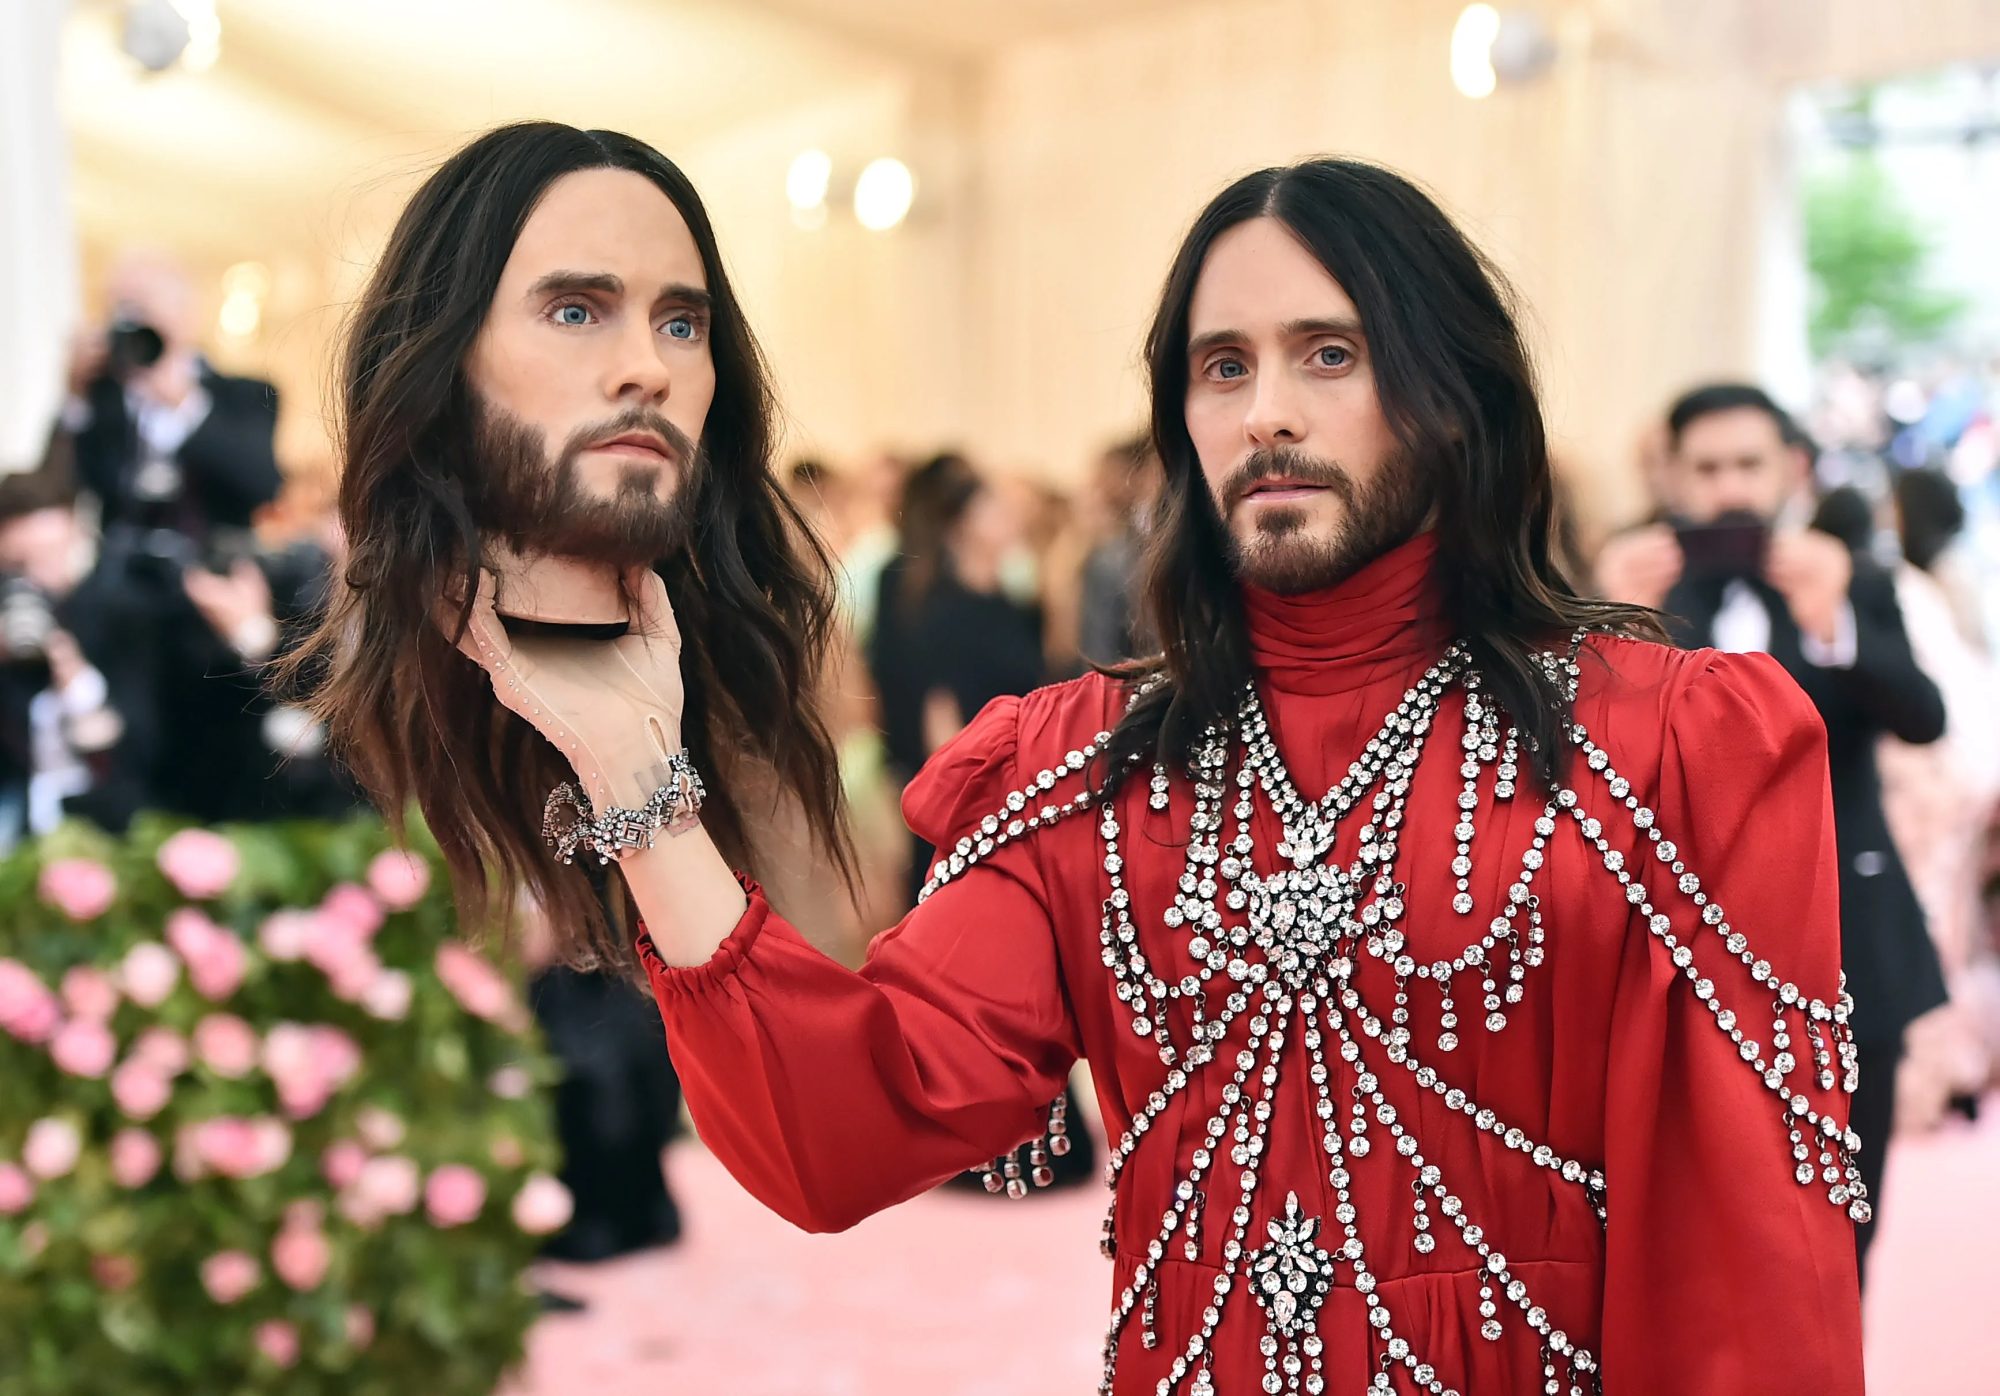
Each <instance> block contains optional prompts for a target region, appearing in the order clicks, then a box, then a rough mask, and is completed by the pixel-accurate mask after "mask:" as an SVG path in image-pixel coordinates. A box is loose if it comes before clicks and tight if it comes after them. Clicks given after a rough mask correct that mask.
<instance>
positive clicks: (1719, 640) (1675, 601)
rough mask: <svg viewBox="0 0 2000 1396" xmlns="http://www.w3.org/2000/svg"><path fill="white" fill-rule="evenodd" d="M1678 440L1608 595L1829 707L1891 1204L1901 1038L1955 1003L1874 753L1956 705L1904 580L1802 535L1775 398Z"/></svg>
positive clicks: (1874, 1177)
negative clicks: (1778, 673)
mask: <svg viewBox="0 0 2000 1396" xmlns="http://www.w3.org/2000/svg"><path fill="white" fill-rule="evenodd" d="M1667 432H1668V438H1669V451H1668V453H1667V456H1666V457H1665V459H1664V460H1663V461H1662V462H1661V463H1660V467H1659V474H1658V477H1657V481H1658V488H1659V491H1660V503H1661V504H1662V505H1663V507H1664V510H1665V513H1666V515H1667V517H1668V519H1669V520H1670V521H1669V522H1661V523H1653V524H1648V525H1646V526H1644V527H1641V528H1637V529H1634V530H1631V531H1630V532H1627V533H1624V534H1620V535H1618V536H1616V537H1614V538H1612V539H1610V540H1609V541H1608V542H1606V543H1605V545H1604V547H1603V549H1602V550H1601V551H1600V552H1599V554H1598V558H1597V565H1596V575H1597V585H1598V588H1599V591H1600V592H1601V594H1602V595H1603V596H1605V597H1606V598H1608V599H1610V600H1613V601H1619V602H1624V603H1628V604H1632V605H1639V606H1647V607H1651V608H1653V609H1655V610H1663V611H1665V612H1666V613H1667V616H1668V625H1669V630H1670V631H1671V632H1672V634H1673V635H1674V638H1675V639H1676V640H1677V641H1679V642H1680V643H1681V644H1684V645H1686V646H1688V647H1690V648H1698V647H1704V646H1708V647H1713V648H1715V649H1718V650H1723V651H1726V652H1730V653H1753V652H1761V653H1765V654H1768V655H1770V656H1771V657H1772V658H1773V659H1776V660H1777V661H1778V662H1779V663H1780V664H1782V665H1783V666H1784V668H1785V671H1786V672H1787V673H1788V674H1790V675H1791V676H1792V678H1793V679H1794V680H1795V681H1796V682H1797V684H1798V686H1799V687H1800V688H1802V689H1804V690H1805V693H1806V695H1807V697H1809V698H1810V699H1811V700H1812V702H1813V706H1814V707H1815V708H1817V709H1818V710H1819V715H1820V718H1821V720H1822V721H1823V722H1824V724H1825V726H1826V740H1827V759H1828V763H1829V768H1830V774H1831V780H1832V788H1833V809H1834V827H1835V833H1836V837H1837V843H1838V847H1839V860H1840V913H1841V916H1840V923H1841V962H1842V967H1843V969H1844V971H1845V974H1846V979H1847V987H1848V990H1849V992H1851V993H1852V994H1853V995H1854V1002H1855V1009H1854V1019H1853V1022H1854V1033H1855V1038H1856V1041H1857V1042H1858V1044H1859V1046H1860V1051H1861V1062H1862V1069H1861V1079H1860V1088H1859V1089H1858V1090H1857V1091H1856V1092H1855V1094H1854V1102H1853V1128H1854V1129H1855V1130H1856V1131H1858V1132H1859V1134H1860V1136H1861V1138H1862V1140H1863V1141H1864V1143H1863V1148H1862V1152H1861V1156H1860V1157H1861V1169H1862V1177H1863V1181H1864V1182H1865V1183H1866V1184H1867V1187H1868V1192H1869V1196H1870V1197H1873V1198H1875V1199H1876V1201H1877V1207H1878V1209H1879V1205H1880V1199H1881V1191H1880V1184H1881V1177H1882V1165H1883V1160H1884V1156H1885V1154H1886V1153H1887V1145H1888V1140H1889V1131H1890V1125H1891V1122H1892V1121H1893V1120H1894V1118H1895V1088H1896V1077H1897V1069H1898V1063H1899V1062H1900V1061H1901V1059H1902V1056H1903V1031H1904V1029H1905V1028H1906V1027H1907V1026H1908V1025H1909V1024H1910V1023H1911V1022H1912V1021H1914V1020H1915V1019H1916V1018H1917V1017H1919V1016H1920V1015H1922V1014H1924V1013H1926V1012H1929V1011H1930V1010H1931V1009H1933V1008H1935V1007H1937V1006H1938V1005H1939V1004H1941V1003H1943V1002H1944V1001H1945V986H1944V979H1943V976H1942V974H1941V972H1940V970H1939V967H1938V958H1937V952H1936V950H1935V949H1934V948H1933V947H1932V945H1931V941H1930V937H1929V935H1928V934H1927V933H1926V931H1925V928H1924V917H1923V910H1922V908H1921V907H1920V906H1919V904H1918V901H1917V897H1916V893H1915V891H1914V890H1913V889H1912V888H1911V886H1910V879H1909V875H1908V873H1907V872H1906V871H1905V870H1904V867H1903V862H1902V859H1901V858H1900V857H1899V856H1898V854H1897V851H1896V846H1895V843H1894V841H1893V840H1892V839H1891V838H1890V836H1889V828H1888V824H1887V821H1886V819H1885V817H1884V815H1883V812H1882V787H1881V779H1880V776H1879V774H1878V771H1877V767H1876V746H1877V743H1878V740H1879V738H1881V737H1882V736H1884V735H1890V736H1895V737H1899V738H1901V739H1902V740H1904V741H1906V742H1911V743H1916V744H1922V743H1927V742H1934V741H1936V740H1937V739H1938V737H1939V736H1940V735H1942V733H1943V732H1944V724H1945V712H1944V700H1943V699H1942V697H1940V695H1939V693H1938V688H1937V685H1936V684H1934V683H1932V682H1931V680H1930V679H1929V678H1928V677H1927V676H1926V675H1925V674H1924V672H1923V670H1922V669H1920V668H1919V667H1918V666H1917V662H1916V659H1915V658H1914V657H1913V656H1912V654H1911V652H1910V642H1909V638H1908V636H1907V635H1906V634H1905V632H1904V627H1903V619H1902V612H1901V609H1900V608H1899V607H1898V605H1897V602H1896V592H1895V587H1894V584H1893V582H1892V581H1891V579H1890V578H1889V576H1888V575H1887V574H1886V573H1884V572H1883V571H1882V570H1881V569H1880V568H1878V567H1876V566H1875V565H1873V564H1872V563H1871V562H1869V561H1868V560H1867V559H1866V558H1858V557H1856V556H1854V555H1853V554H1852V553H1850V552H1849V551H1848V549H1847V547H1846V546H1844V545H1843V544H1842V543H1841V542H1840V541H1839V540H1838V539H1836V538H1833V537H1831V536H1829V535H1827V534H1824V533H1820V532H1817V531H1814V530H1812V529H1809V528H1807V527H1805V526H1804V525H1805V518H1806V513H1807V511H1808V510H1809V509H1810V508H1811V499H1810V485H1811V479H1812V459H1811V453H1810V450H1809V448H1808V446H1807V444H1806V442H1805V441H1804V439H1803V437H1802V436H1801V435H1800V434H1799V433H1798V432H1797V430H1796V429H1795V428H1794V426H1793V425H1792V422H1791V419H1790V418H1789V417H1788V416H1787V415H1786V414H1785V412H1784V411H1783V410H1782V409H1781V408H1779V407H1778V405H1777V404H1776V403H1774V402H1773V401H1772V400H1771V399H1770V397H1769V396H1768V395H1767V394H1765V393H1764V392H1763V391H1762V390H1761V389H1759V388H1755V387H1752V386H1749V385H1743V384H1717V385H1714V386H1710V387H1704V388H1699V389H1696V390H1695V391H1693V392H1690V393H1688V394H1686V395H1685V396H1683V397H1682V398H1681V399H1680V400H1679V401H1677V402H1676V403H1675V404H1674V405H1673V407H1672V409H1671V410H1670V411H1669V412H1668V414H1667ZM1878 1215H1879V1211H1878ZM1873 1235H1874V1223H1873V1222H1872V1221H1870V1222H1864V1223H1863V1224H1862V1225H1860V1226H1859V1227H1858V1228H1857V1244H1858V1248H1859V1250H1860V1252H1861V1255H1862V1256H1863V1258H1864V1259H1865V1257H1866V1254H1867V1247H1868V1243H1869V1241H1870V1240H1871V1239H1872V1237H1873Z"/></svg>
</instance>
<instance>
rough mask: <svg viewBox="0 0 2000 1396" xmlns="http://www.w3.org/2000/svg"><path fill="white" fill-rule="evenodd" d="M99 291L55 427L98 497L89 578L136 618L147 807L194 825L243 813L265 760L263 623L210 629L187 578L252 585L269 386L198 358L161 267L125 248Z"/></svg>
mask: <svg viewBox="0 0 2000 1396" xmlns="http://www.w3.org/2000/svg"><path fill="white" fill-rule="evenodd" d="M109 293H110V301H111V307H112V310H111V323H110V325H109V327H108V328H107V329H105V330H104V331H103V332H102V333H100V334H98V335H94V336H91V337H89V338H88V339H86V340H85V341H84V342H83V343H82V344H81V345H80V346H79V348H78V350H77V353H76V356H75V359H74V361H73V363H72V365H71V385H70V386H71V400H70V403H69V407H68V409H67V411H66V412H65V419H64V424H65V426H67V427H68V428H69V430H70V431H71V432H72V433H73V434H74V436H75V442H76V470H77V479H78V483H79V484H80V485H81V486H82V487H83V488H84V489H85V490H88V491H89V492H90V493H91V494H92V495H94V496H95V498H96V501H97V508H98V516H99V520H100V523H101V526H102V534H103V537H102V545H101V553H100V563H99V570H100V571H101V572H102V573H103V574H104V576H103V578H102V579H101V580H102V583H103V584H104V585H106V586H109V587H111V588H113V589H115V590H116V591H118V593H119V594H120V595H121V596H128V597H136V598H138V600H139V601H140V602H141V603H143V604H144V605H145V606H146V607H148V608H149V609H150V614H151V620H152V630H151V632H150V637H149V645H148V648H149V650H150V652H151V653H152V654H153V656H154V658H155V669H154V677H153V682H152V685H151V688H152V700H153V708H154V725H155V729H156V730H157V731H158V732H159V733H161V734H162V739H161V740H160V741H158V742H157V743H155V744H153V747H152V761H153V769H152V770H151V771H150V773H149V776H148V787H149V788H148V793H147V801H146V803H147V804H148V805H149V806H150V807H154V808H159V809H164V810H169V811H172V812H174V813H179V814H185V815H188V816H191V817H193V818H196V819H200V820H204V821H221V820H229V819H243V818H255V817H258V816H259V815H260V814H262V813H264V809H263V798H264V797H263V783H264V782H265V781H266V780H267V778H268V777H269V775H270V772H271V770H272V768H273V766H274V765H275V762H274V760H273V758H272V754H271V752H270V750H269V748H268V746H267V745H266V742H265V738H264V733H263V722H264V718H265V716H266V714H267V713H268V710H269V708H270V704H269V703H268V701H266V700H265V698H264V695H263V694H262V693H261V690H260V686H259V682H258V679H257V676H256V674H255V673H254V666H255V665H256V664H257V662H259V661H260V660H261V659H262V658H264V657H266V656H267V655H268V654H269V652H270V650H271V647H272V645H273V644H274V643H275V638H276V637H275V634H274V632H273V627H274V625H275V623H276V622H275V621H274V620H272V619H270V618H268V617H267V618H265V619H264V620H263V621H262V622H261V623H260V624H258V625H257V626H256V627H255V632H256V633H254V634H252V633H250V632H249V631H247V630H246V632H245V633H243V634H219V633H217V631H216V630H215V628H214V623H213V620H212V618H211V613H212V611H213V609H214V608H213V607H212V606H206V605H204V604H203V602H202V601H201V600H198V599H196V598H195V597H193V596H191V595H190V594H189V591H188V588H187V581H188V579H189V578H190V577H192V578H193V580H194V582H195V585H196V587H197V588H200V587H202V586H203V585H204V581H205V579H204V577H203V576H202V575H201V574H203V573H208V574H213V575H219V576H231V575H234V577H235V578H236V580H237V582H238V584H239V585H240V586H246V587H247V586H248V585H249V584H250V583H249V579H247V578H245V577H244V576H243V573H242V567H243V566H244V565H247V564H246V559H248V558H250V557H251V555H252V554H253V553H254V552H255V544H254V540H253V539H252V537H251V535H250V531H249V530H250V524H251V521H252V517H253V515H254V514H255V512H256V511H257V510H258V509H259V508H261V507H263V506H264V505H266V504H268V503H270V502H271V500H273V499H274V498H276V496H277V493H278V488H279V484H280V476H279V473H278V464H277V456H276V453H275V444H274V443H275V437H276V429H277V420H278V394H277V390H276V389H275V388H274V387H272V386H271V385H270V384H269V383H266V382H262V381H260V380H257V379H251V378H234V377H229V376H226V375H223V374H220V373H217V372H216V371H215V370H214V369H213V368H212V367H210V366H209V365H208V364H207V362H206V361H204V360H203V359H202V357H201V355H200V353H199V350H198V348H197V338H198V328H199V319H198V316H197V313H196V297H195V294H194V289H193V287H192V286H191V284H190V283H189V282H188V279H187V277H186V276H185V275H184V274H183V273H182V272H181V271H180V269H179V268H178V267H176V266H174V265H173V264H171V263H169V262H167V261H165V260H163V259H160V258H158V257H154V256H150V255H128V256H127V257H125V258H124V259H123V260H121V261H120V262H119V264H118V265H117V266H116V267H115V268H114V270H113V272H112V274H111V277H110V283H109ZM208 590H209V591H211V592H212V591H214V590H215V588H214V587H213V586H210V587H208ZM237 609H238V610H241V609H243V608H240V607H239V608H237ZM266 609H267V610H268V607H266Z"/></svg>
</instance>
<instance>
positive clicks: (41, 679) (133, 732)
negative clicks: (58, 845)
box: [0, 434, 157, 850]
mask: <svg viewBox="0 0 2000 1396" xmlns="http://www.w3.org/2000/svg"><path fill="white" fill-rule="evenodd" d="M71 469H72V467H71V464H70V456H69V445H68V441H67V439H66V438H65V437H63V436H62V435H61V434H58V435H57V436H56V437H55V438H54V442H53V444H52V446H51V449H50V452H49V455H48V459H47V460H46V461H45V462H44V463H43V464H42V465H41V467H40V468H39V469H37V470H35V471H32V472H28V473H24V474H19V475H13V476H8V477H6V478H5V479H0V850H4V849H8V848H11V847H13V846H14V845H15V844H17V843H18V842H20V841H21V840H22V839H24V838H28V837H32V836H35V835H39V834H46V833H48V832H49V831H50V830H51V829H53V828H54V827H55V826H56V825H57V824H58V823H60V822H61V821H62V820H63V819H64V818H67V817H77V818H83V819H88V820H90V821H91V822H93V823H95V824H98V825H100V826H102V827H103V828H105V829H108V830H111V831H112V832H114V833H116V832H122V831H123V830H124V829H125V827H126V825H127V824H128V823H130V821H131V818H132V816H133V815H134V814H135V813H136V812H137V811H138V809H139V808H140V805H141V804H142V802H143V799H144V795H145V784H144V780H143V768H144V765H145V761H144V756H143V753H144V752H145V751H146V750H147V748H148V746H149V744H150V743H151V742H152V741H153V740H155V739H156V736H157V733H156V732H155V731H154V729H153V726H152V723H151V720H150V719H151V715H152V701H151V694H150V691H149V685H150V677H151V676H150V670H149V666H148V665H147V664H146V662H145V660H146V656H147V654H148V652H149V649H150V635H149V629H150V626H149V621H150V615H149V612H148V611H147V609H146V608H145V607H143V606H140V605H135V604H133V600H132V598H131V596H130V595H129V593H126V592H124V591H122V590H121V589H119V588H117V587H113V586H106V585H105V584H104V583H105V579H104V578H103V576H102V575H101V574H98V573H93V572H92V571H91V568H90V560H91V559H90V547H89V541H88V538H87V536H86V534H85V532H84V530H83V528H82V525H81V522H80V521H79V520H78V518H77V514H76V502H75V493H74V484H73V480H72V474H71Z"/></svg>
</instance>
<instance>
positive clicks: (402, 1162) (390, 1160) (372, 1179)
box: [354, 1154, 419, 1217]
mask: <svg viewBox="0 0 2000 1396" xmlns="http://www.w3.org/2000/svg"><path fill="white" fill-rule="evenodd" d="M418 1186H419V1184H418V1175H417V1166H416V1164H414V1163H412V1162H411V1161H410V1160H409V1159H406V1158H404V1157H403V1156H402V1155H401V1154H384V1155H382V1156H381V1157H380V1158H371V1159H369V1160H368V1162H367V1163H366V1164H364V1165H362V1169H361V1176H360V1178H358V1179H356V1180H355V1184H354V1188H355V1191H356V1192H357V1193H359V1194H360V1196H361V1199H362V1201H363V1202H364V1203H365V1204H366V1205H367V1206H368V1208H369V1209H370V1210H371V1211H373V1212H376V1213H378V1214H380V1215H382V1216H392V1217H394V1216H401V1215H403V1214H404V1213H406V1212H411V1211H414V1210H415V1209H416V1205H417V1192H418Z"/></svg>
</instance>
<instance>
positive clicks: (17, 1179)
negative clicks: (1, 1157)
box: [0, 1163, 35, 1217]
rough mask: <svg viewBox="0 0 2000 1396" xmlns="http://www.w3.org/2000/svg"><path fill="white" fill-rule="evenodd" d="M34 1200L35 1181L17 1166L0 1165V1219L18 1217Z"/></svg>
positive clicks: (10, 1164) (12, 1164)
mask: <svg viewBox="0 0 2000 1396" xmlns="http://www.w3.org/2000/svg"><path fill="white" fill-rule="evenodd" d="M34 1200H35V1180H34V1179H33V1178H31V1177H29V1176H28V1173H27V1170H25V1169H23V1168H22V1167H21V1166H20V1165H19V1164H14V1163H0V1217H18V1216H20V1215H21V1213H23V1212H25V1211H27V1210H28V1207H29V1205H30V1204H31V1203H33V1202H34Z"/></svg>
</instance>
